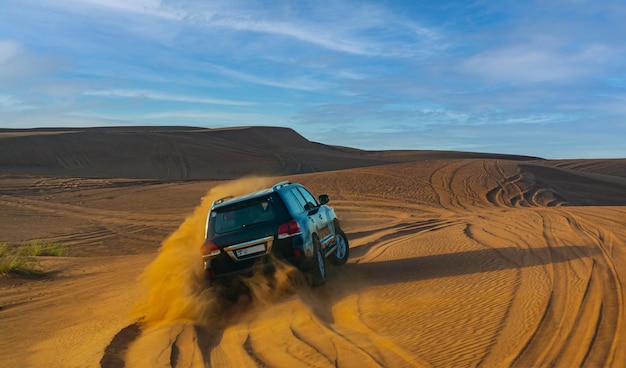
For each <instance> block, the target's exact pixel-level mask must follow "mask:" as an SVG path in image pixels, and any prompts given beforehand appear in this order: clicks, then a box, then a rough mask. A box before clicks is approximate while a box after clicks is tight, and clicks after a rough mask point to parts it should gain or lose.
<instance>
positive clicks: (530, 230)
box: [0, 128, 626, 367]
mask: <svg viewBox="0 0 626 368" xmlns="http://www.w3.org/2000/svg"><path fill="white" fill-rule="evenodd" d="M268 132H269V133H277V132H280V133H281V134H282V136H280V139H274V138H272V137H276V135H275V134H268ZM214 133H215V134H214ZM80 134H83V135H85V137H86V138H83V139H75V137H77V136H78V135H80ZM120 135H123V136H124V139H125V141H124V142H125V143H124V144H121V145H119V144H118V143H117V142H118V140H119V139H120V138H119V137H120ZM199 136H201V137H199ZM298 137H299V138H298ZM25 140H26V141H25ZM134 140H135V141H136V142H139V143H136V144H128V142H132V141H134ZM26 142H29V143H26ZM33 142H35V143H33ZM85 142H87V143H85ZM98 142H100V143H98ZM285 142H288V143H285ZM25 144H33V145H34V147H36V149H34V150H30V151H29V150H27V149H26V148H24V145H25ZM106 146H109V147H110V148H111V152H108V151H107V152H105V151H103V148H102V147H106ZM20 150H21V151H20ZM35 151H37V152H39V153H37V154H36V153H33V152H35ZM27 152H30V153H27ZM289 152H294V153H293V154H290V153H289ZM205 155H208V156H207V157H205ZM133 157H134V158H133ZM204 160H205V161H204ZM212 173H214V175H213V174H212ZM282 180H290V181H293V182H299V183H302V184H304V185H306V186H307V187H309V189H311V191H312V192H314V194H322V193H326V194H329V195H330V197H331V202H330V203H329V204H330V205H331V206H332V207H334V208H335V211H336V212H337V214H338V216H339V217H340V219H341V221H342V224H343V228H344V230H345V231H346V233H347V235H348V238H349V241H350V248H351V249H350V252H351V254H350V259H349V261H348V263H347V264H346V265H344V266H343V267H339V268H331V270H330V274H329V280H328V283H327V284H326V285H325V286H324V287H321V288H316V289H311V288H310V287H309V286H308V285H306V283H305V282H304V281H303V278H302V277H300V275H299V274H298V272H297V271H296V270H294V269H293V268H292V267H290V266H289V265H283V264H279V268H278V271H277V273H276V280H277V282H276V283H275V284H271V283H269V281H268V280H267V279H266V277H264V276H262V275H255V276H253V277H252V278H247V279H245V280H243V282H245V283H247V284H248V285H249V286H250V287H251V290H252V292H250V293H243V294H242V295H241V297H240V299H239V300H238V301H235V302H233V301H229V300H225V299H224V298H222V297H221V293H220V290H216V289H215V288H213V287H209V286H207V285H206V283H205V282H204V279H203V277H202V263H201V259H200V257H199V246H200V243H201V242H202V240H203V236H204V229H203V227H204V222H205V221H206V211H207V208H208V206H209V205H210V203H211V202H212V200H213V199H215V198H217V197H218V196H223V195H225V194H238V193H244V192H246V191H250V190H255V189H257V188H260V187H263V186H267V185H271V184H273V183H275V182H279V181H282ZM31 239H45V240H52V241H60V242H63V243H65V244H67V246H68V254H67V256H64V257H40V258H41V259H40V262H41V264H42V267H43V268H44V269H45V271H46V276H44V277H41V278H32V277H31V278H25V277H19V276H15V275H9V276H3V277H0V327H1V330H2V337H1V339H2V341H1V343H0V366H2V367H99V366H102V367H124V366H126V367H204V366H210V367H381V366H382V367H467V366H484V367H509V366H515V367H548V366H558V367H579V366H584V367H605V366H606V367H623V366H626V336H625V335H626V329H625V327H626V326H625V324H624V323H625V322H624V317H625V312H624V311H625V308H624V301H625V299H624V293H625V292H626V288H625V285H624V283H623V282H622V280H624V279H626V159H617V160H600V159H598V160H543V159H539V158H531V157H523V156H513V155H493V154H480V153H463V152H436V151H405V152H372V151H359V150H353V149H349V148H345V147H330V146H325V145H322V144H319V143H313V142H308V141H307V140H306V139H304V138H302V137H300V136H298V135H297V134H295V132H293V131H288V130H281V129H278V130H276V128H265V129H260V128H241V129H231V130H229V129H225V130H218V131H207V130H195V129H193V128H185V129H182V131H179V132H172V131H169V130H161V131H157V132H155V131H154V130H148V128H141V129H140V128H136V129H129V128H124V129H121V130H118V131H111V130H104V131H103V130H98V129H95V130H94V129H91V130H88V131H82V130H76V131H74V130H70V131H66V130H56V131H51V130H44V131H8V130H7V131H1V130H0V241H1V242H9V243H20V242H25V241H28V240H31Z"/></svg>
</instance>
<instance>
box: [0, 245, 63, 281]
mask: <svg viewBox="0 0 626 368" xmlns="http://www.w3.org/2000/svg"><path fill="white" fill-rule="evenodd" d="M65 249H66V246H65V245H64V244H63V243H60V242H50V241H45V240H31V241H29V242H27V243H24V244H19V245H13V246H11V245H9V244H8V243H0V275H7V274H18V275H24V276H41V275H43V273H44V272H43V270H42V269H41V266H40V264H39V262H38V261H37V259H36V257H39V256H53V257H60V256H63V255H64V254H65Z"/></svg>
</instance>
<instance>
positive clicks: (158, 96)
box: [83, 89, 256, 106]
mask: <svg viewBox="0 0 626 368" xmlns="http://www.w3.org/2000/svg"><path fill="white" fill-rule="evenodd" d="M83 95H86V96H104V97H114V98H142V99H148V100H157V101H173V102H187V103H200V104H209V105H226V106H251V105H256V103H255V102H248V101H235V100H224V99H216V98H206V97H194V96H185V95H172V94H166V93H161V92H156V91H145V90H131V89H110V90H88V91H85V92H83Z"/></svg>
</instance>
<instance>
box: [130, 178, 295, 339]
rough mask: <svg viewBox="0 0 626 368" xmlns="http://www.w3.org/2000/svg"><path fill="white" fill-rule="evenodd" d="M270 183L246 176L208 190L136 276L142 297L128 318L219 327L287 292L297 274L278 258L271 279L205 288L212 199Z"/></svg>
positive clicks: (149, 322) (257, 278)
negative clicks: (204, 260)
mask: <svg viewBox="0 0 626 368" xmlns="http://www.w3.org/2000/svg"><path fill="white" fill-rule="evenodd" d="M271 184H272V183H271V182H270V179H268V178H246V179H240V180H236V181H231V182H228V183H224V184H220V185H218V186H216V187H214V188H212V189H211V190H210V191H209V192H208V193H207V194H206V195H205V196H204V197H203V198H202V201H201V204H200V206H198V207H197V208H196V209H195V210H194V212H193V214H191V215H190V216H189V217H187V218H186V219H185V221H184V222H183V223H182V224H181V225H180V227H179V228H178V229H177V230H176V231H175V232H174V233H173V234H172V235H171V236H170V237H169V238H167V239H166V240H165V241H164V242H163V244H162V246H161V248H160V251H159V254H158V256H157V258H156V259H155V260H154V261H153V262H152V263H151V264H150V265H149V266H148V267H146V269H145V270H144V272H143V273H142V274H141V275H140V277H139V284H140V287H141V293H142V295H141V297H140V302H139V303H138V304H137V306H136V308H135V309H134V312H133V314H134V317H136V318H137V320H139V321H140V322H141V324H142V325H144V328H150V329H153V328H159V327H161V326H165V325H168V324H171V323H174V322H191V323H194V324H198V325H206V326H211V327H213V328H223V327H224V324H226V323H228V322H229V320H232V319H233V318H234V317H236V314H238V313H239V314H240V313H241V312H243V311H245V310H249V309H250V306H251V305H254V304H257V305H258V304H262V303H266V302H269V301H271V300H272V299H274V298H276V297H277V296H279V295H281V294H284V293H290V292H291V291H292V287H293V284H294V282H293V281H294V280H296V283H297V280H298V276H297V272H296V271H295V269H293V267H291V266H288V265H286V264H284V263H282V262H279V261H277V260H275V261H274V262H273V264H274V265H275V268H276V272H275V273H274V274H273V275H272V276H271V277H268V276H266V275H264V274H263V273H258V274H255V275H253V276H252V277H246V278H238V279H235V280H234V283H231V284H227V285H215V286H209V285H208V283H207V281H206V279H205V275H204V269H203V264H202V258H201V255H200V246H201V244H202V242H203V241H204V236H205V226H206V218H207V214H208V211H209V209H210V207H211V205H212V203H213V201H214V200H216V199H219V198H222V197H225V196H228V195H234V196H237V195H242V194H246V193H249V192H252V191H256V190H260V189H263V188H267V187H268V186H269V185H271ZM225 295H227V296H226V297H225ZM233 296H234V297H233Z"/></svg>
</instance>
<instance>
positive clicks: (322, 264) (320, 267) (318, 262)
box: [309, 237, 327, 287]
mask: <svg viewBox="0 0 626 368" xmlns="http://www.w3.org/2000/svg"><path fill="white" fill-rule="evenodd" d="M313 248H314V249H313V262H312V267H311V270H310V272H309V276H310V277H311V286H313V287H318V286H322V285H324V284H325V283H326V279H327V275H326V257H324V254H322V249H321V246H320V241H319V240H318V239H317V238H316V237H314V238H313Z"/></svg>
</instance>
